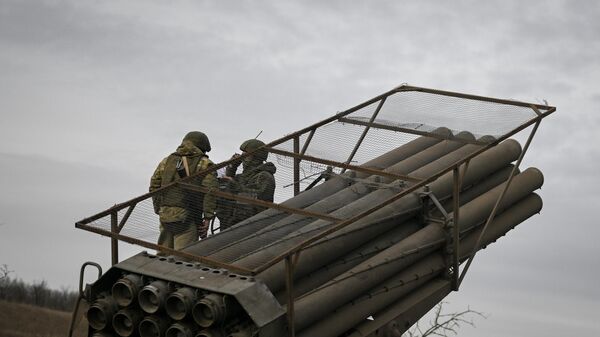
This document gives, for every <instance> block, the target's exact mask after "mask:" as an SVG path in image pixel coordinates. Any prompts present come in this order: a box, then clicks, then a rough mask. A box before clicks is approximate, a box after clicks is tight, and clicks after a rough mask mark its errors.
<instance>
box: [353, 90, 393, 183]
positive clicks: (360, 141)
mask: <svg viewBox="0 0 600 337" xmlns="http://www.w3.org/2000/svg"><path fill="white" fill-rule="evenodd" d="M386 99H387V97H384V98H382V99H381V101H379V104H378V105H377V109H375V111H374V112H373V115H371V118H370V119H369V123H373V121H375V118H377V115H378V114H379V111H380V110H381V107H383V104H384V103H385V100H386ZM370 129H371V126H370V125H367V126H365V129H364V130H363V132H362V134H361V135H360V137H359V138H358V141H356V145H354V149H352V152H351V153H350V155H349V156H348V159H347V160H346V164H350V163H351V162H352V159H354V156H355V155H356V152H357V151H358V149H359V148H360V146H361V145H362V142H363V140H364V139H365V137H366V136H367V133H368V132H369V130H370ZM344 172H346V169H345V168H344V169H342V173H344Z"/></svg>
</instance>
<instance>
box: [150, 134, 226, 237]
mask: <svg viewBox="0 0 600 337" xmlns="http://www.w3.org/2000/svg"><path fill="white" fill-rule="evenodd" d="M209 151H210V142H209V140H208V137H207V136H206V135H205V134H204V133H202V132H199V131H192V132H190V133H188V134H187V135H185V137H184V138H183V141H182V142H181V145H180V146H179V147H178V148H177V150H175V152H174V153H172V154H170V155H169V156H168V157H166V158H165V159H163V160H162V161H161V162H160V164H158V167H157V168H156V170H155V171H154V174H153V175H152V178H151V179H150V192H152V191H154V190H157V189H159V188H161V187H163V186H166V185H169V184H171V183H172V182H174V181H177V180H179V179H182V178H185V177H187V176H190V175H193V174H194V173H196V172H200V171H203V170H205V169H206V168H207V167H209V166H211V165H213V163H212V162H211V161H210V160H209V159H208V156H207V155H206V152H209ZM188 183H190V184H194V185H199V186H203V187H206V188H215V189H216V188H218V182H217V177H216V175H215V173H214V172H210V173H207V174H205V175H200V176H198V177H195V178H192V179H191V180H188ZM152 202H153V203H154V212H155V213H156V214H158V216H159V218H160V236H159V237H158V244H159V245H161V246H165V247H168V248H173V249H182V248H184V247H185V246H187V245H189V244H191V243H193V242H195V241H197V240H198V237H200V238H202V239H203V238H205V237H206V236H207V231H208V226H209V224H210V221H211V220H212V218H213V217H214V212H215V208H216V200H215V197H214V196H213V195H210V194H206V195H205V194H204V193H200V192H195V191H191V190H186V189H184V188H182V187H180V186H177V185H175V186H172V187H169V188H166V189H165V190H163V192H162V193H158V194H156V195H154V196H153V197H152Z"/></svg>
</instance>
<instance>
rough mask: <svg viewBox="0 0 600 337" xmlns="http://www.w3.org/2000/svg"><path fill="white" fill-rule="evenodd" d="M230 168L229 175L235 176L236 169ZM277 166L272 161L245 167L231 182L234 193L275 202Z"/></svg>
mask: <svg viewBox="0 0 600 337" xmlns="http://www.w3.org/2000/svg"><path fill="white" fill-rule="evenodd" d="M236 168H237V167H235V166H233V167H231V168H228V172H227V173H228V175H231V176H233V175H234V174H235V169H236ZM276 170H277V168H276V167H275V165H274V164H273V163H271V162H266V163H262V164H259V165H256V166H252V167H245V168H244V171H243V172H242V173H241V174H237V175H235V177H234V179H233V181H232V182H231V184H230V186H231V187H230V188H231V190H232V191H233V192H234V193H239V194H244V195H247V196H250V197H253V198H257V199H260V200H264V201H270V202H273V194H274V193H275V177H274V176H273V175H274V174H275V171H276Z"/></svg>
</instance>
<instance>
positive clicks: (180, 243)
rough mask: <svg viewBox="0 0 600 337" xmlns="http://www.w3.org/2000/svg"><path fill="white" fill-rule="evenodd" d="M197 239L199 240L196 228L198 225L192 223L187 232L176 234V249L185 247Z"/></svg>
mask: <svg viewBox="0 0 600 337" xmlns="http://www.w3.org/2000/svg"><path fill="white" fill-rule="evenodd" d="M196 241H198V231H197V230H196V225H190V227H189V228H188V229H187V230H186V231H185V232H183V233H180V234H177V235H175V237H174V244H175V249H176V250H180V249H183V248H185V247H187V246H189V245H191V244H192V243H194V242H196Z"/></svg>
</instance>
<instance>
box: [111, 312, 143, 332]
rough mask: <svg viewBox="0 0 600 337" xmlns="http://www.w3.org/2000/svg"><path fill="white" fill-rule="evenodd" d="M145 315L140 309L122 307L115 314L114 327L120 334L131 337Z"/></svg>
mask: <svg viewBox="0 0 600 337" xmlns="http://www.w3.org/2000/svg"><path fill="white" fill-rule="evenodd" d="M143 317H144V314H143V313H142V312H141V311H140V310H138V309H132V308H125V309H121V310H119V312H117V313H116V314H115V315H114V316H113V319H112V322H113V328H114V329H115V332H116V333H117V334H118V335H119V336H121V337H129V336H131V335H132V334H133V332H134V331H135V329H136V328H137V327H138V324H139V323H140V321H141V320H142V318H143Z"/></svg>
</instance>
